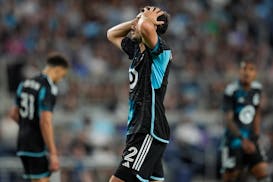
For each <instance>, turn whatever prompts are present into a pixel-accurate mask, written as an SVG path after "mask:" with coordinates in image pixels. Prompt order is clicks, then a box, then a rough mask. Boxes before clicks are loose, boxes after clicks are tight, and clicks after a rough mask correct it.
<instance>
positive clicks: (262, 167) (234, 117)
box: [222, 57, 271, 182]
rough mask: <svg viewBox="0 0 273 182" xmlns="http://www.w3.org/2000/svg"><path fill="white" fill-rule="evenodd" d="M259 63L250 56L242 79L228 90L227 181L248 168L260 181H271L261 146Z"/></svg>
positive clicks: (233, 180) (243, 66)
mask: <svg viewBox="0 0 273 182" xmlns="http://www.w3.org/2000/svg"><path fill="white" fill-rule="evenodd" d="M256 74H257V62H256V58H255V57H247V58H246V59H244V60H243V61H242V62H241V65H240V80H239V81H235V82H233V83H231V84H229V85H228V86H227V87H226V90H225V93H224V114H225V123H226V132H225V140H224V145H223V148H222V170H223V171H222V172H223V181H224V182H239V181H242V180H240V174H242V171H243V170H244V168H248V170H249V172H250V173H251V174H252V175H254V176H255V178H256V179H257V181H259V182H271V180H270V178H269V174H268V165H267V162H266V158H265V156H264V152H263V150H262V148H261V147H260V146H259V143H258V139H259V135H260V124H261V113H260V100H261V92H262V85H261V84H260V83H259V82H257V81H255V79H256Z"/></svg>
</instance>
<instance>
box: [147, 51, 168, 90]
mask: <svg viewBox="0 0 273 182" xmlns="http://www.w3.org/2000/svg"><path fill="white" fill-rule="evenodd" d="M170 58H171V50H164V51H163V52H162V53H160V54H159V55H158V56H157V57H155V58H153V63H152V73H151V82H152V86H153V88H155V89H158V88H160V87H161V84H162V81H163V78H164V75H165V72H166V69H167V66H168V63H169V61H170Z"/></svg>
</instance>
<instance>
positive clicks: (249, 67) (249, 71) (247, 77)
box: [240, 63, 257, 85]
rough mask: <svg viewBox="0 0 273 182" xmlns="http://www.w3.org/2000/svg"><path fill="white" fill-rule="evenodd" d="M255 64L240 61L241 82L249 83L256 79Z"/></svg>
mask: <svg viewBox="0 0 273 182" xmlns="http://www.w3.org/2000/svg"><path fill="white" fill-rule="evenodd" d="M256 75H257V70H256V66H255V65H254V64H251V63H242V65H241V68H240V80H241V82H242V83H243V84H248V85H249V84H251V82H253V81H254V80H255V79H256Z"/></svg>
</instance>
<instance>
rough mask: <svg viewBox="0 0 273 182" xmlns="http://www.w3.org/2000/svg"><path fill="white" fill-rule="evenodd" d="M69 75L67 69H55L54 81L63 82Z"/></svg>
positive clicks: (59, 67)
mask: <svg viewBox="0 0 273 182" xmlns="http://www.w3.org/2000/svg"><path fill="white" fill-rule="evenodd" d="M66 74H67V69H66V68H64V67H61V66H57V67H55V79H54V80H53V81H54V82H55V83H58V82H59V81H61V80H62V79H63V78H64V77H65V76H66Z"/></svg>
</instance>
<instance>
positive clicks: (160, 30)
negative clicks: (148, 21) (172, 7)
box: [140, 6, 170, 35]
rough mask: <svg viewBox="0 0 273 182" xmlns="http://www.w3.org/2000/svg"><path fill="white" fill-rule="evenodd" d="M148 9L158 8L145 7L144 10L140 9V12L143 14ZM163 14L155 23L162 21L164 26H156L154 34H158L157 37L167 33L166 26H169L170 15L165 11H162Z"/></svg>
mask: <svg viewBox="0 0 273 182" xmlns="http://www.w3.org/2000/svg"><path fill="white" fill-rule="evenodd" d="M150 7H153V8H158V7H155V6H145V7H144V8H141V9H140V11H141V12H144V9H145V8H148V9H150ZM159 9H160V8H159ZM163 12H164V14H163V15H160V16H159V17H158V18H157V21H163V22H164V24H162V25H157V28H156V33H157V34H159V35H163V34H164V33H165V32H166V31H167V29H168V26H169V21H170V15H169V14H168V13H167V12H166V11H163Z"/></svg>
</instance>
